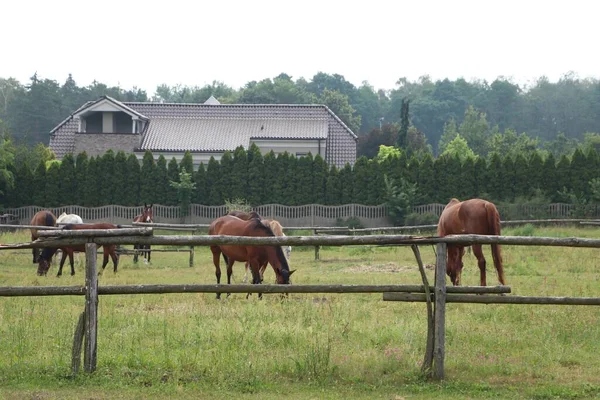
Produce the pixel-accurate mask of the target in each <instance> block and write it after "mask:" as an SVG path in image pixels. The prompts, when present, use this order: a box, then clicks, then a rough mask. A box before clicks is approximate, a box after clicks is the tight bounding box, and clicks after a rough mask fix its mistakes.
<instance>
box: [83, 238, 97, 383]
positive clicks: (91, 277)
mask: <svg viewBox="0 0 600 400" xmlns="http://www.w3.org/2000/svg"><path fill="white" fill-rule="evenodd" d="M97 253H98V251H97V247H96V243H86V244H85V347H84V353H83V365H84V369H85V372H94V371H95V370H96V355H97V349H98V348H97V347H98V346H97V345H98V272H97V266H96V256H97Z"/></svg>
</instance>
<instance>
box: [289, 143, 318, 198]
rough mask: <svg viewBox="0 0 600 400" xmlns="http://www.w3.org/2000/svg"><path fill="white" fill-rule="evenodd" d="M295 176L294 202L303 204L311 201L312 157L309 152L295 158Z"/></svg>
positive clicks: (312, 194) (312, 195) (312, 196)
mask: <svg viewBox="0 0 600 400" xmlns="http://www.w3.org/2000/svg"><path fill="white" fill-rule="evenodd" d="M292 157H293V156H292ZM295 177H296V179H295V182H294V183H295V190H294V192H295V194H294V200H295V204H297V205H304V204H311V203H313V202H314V193H313V158H312V154H311V153H308V155H306V156H304V157H300V158H299V159H297V162H296V174H295Z"/></svg>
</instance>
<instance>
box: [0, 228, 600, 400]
mask: <svg viewBox="0 0 600 400" xmlns="http://www.w3.org/2000/svg"><path fill="white" fill-rule="evenodd" d="M503 234H506V235H536V236H553V237H557V236H560V237H600V232H599V231H598V229H596V228H586V229H566V228H561V229H558V228H540V229H534V228H532V227H531V226H529V227H522V228H517V229H506V230H504V231H503ZM28 240H29V237H28V235H27V232H21V233H14V234H2V235H0V243H14V242H26V241H28ZM484 251H485V255H486V258H487V259H488V265H491V264H492V263H491V255H489V247H487V246H486V247H485V248H484ZM421 253H422V255H423V258H424V262H425V263H426V264H428V265H429V269H428V274H429V279H430V280H431V281H433V270H432V264H433V263H434V259H435V257H434V254H433V249H432V247H431V246H423V247H422V248H421ZM503 255H504V260H505V265H506V266H505V270H506V278H507V281H508V282H507V283H508V284H509V285H510V286H512V290H513V294H517V295H539V296H543V295H549V296H595V297H598V296H600V265H599V264H600V257H598V250H591V249H581V248H580V249H576V248H558V247H521V246H504V247H503ZM83 259H84V257H83V255H81V260H82V261H81V264H79V265H77V266H76V271H77V274H76V275H75V276H74V277H71V276H69V275H68V271H69V268H68V267H67V266H66V267H65V271H63V273H65V272H66V275H65V274H63V276H62V277H61V278H56V277H55V275H56V271H57V266H56V265H54V266H52V268H51V269H50V272H49V275H48V276H47V277H38V276H37V275H36V273H35V272H36V266H35V265H33V264H31V251H30V250H22V251H12V250H11V251H2V252H0V285H1V286H36V285H57V286H59V285H80V284H82V283H83V282H84V271H83ZM291 264H292V268H293V269H294V268H296V269H297V271H296V273H295V274H294V275H293V283H294V284H321V283H323V284H324V283H331V284H404V283H407V284H408V283H410V284H418V283H420V276H419V272H418V269H417V266H416V262H415V259H414V256H413V254H412V251H411V250H410V248H408V247H343V248H342V247H326V248H324V249H322V250H321V260H320V261H315V260H314V252H313V249H312V248H299V247H295V248H294V249H293V251H292V259H291ZM488 271H489V273H488V284H496V282H497V280H496V278H495V271H494V270H493V266H492V269H491V270H490V269H489V268H488ZM243 274H244V269H243V265H242V264H236V265H235V266H234V282H237V283H240V282H241V281H242V278H243ZM99 281H100V285H102V284H153V283H154V284H156V283H165V284H176V283H178V284H182V283H215V282H216V281H215V276H214V267H213V266H212V259H211V256H210V251H209V250H208V248H204V247H199V248H196V254H195V266H194V267H193V268H190V267H188V258H187V254H185V253H153V255H152V264H151V265H149V266H148V265H145V264H143V263H139V264H137V265H134V264H133V263H132V257H131V256H125V255H124V256H122V257H121V264H120V268H119V272H118V274H117V275H114V274H113V273H112V264H110V263H109V266H108V267H107V269H106V272H105V274H104V275H103V276H101V277H100V280H99ZM265 281H267V282H272V281H274V274H273V271H272V270H271V269H268V270H267V272H265ZM478 282H479V270H478V268H477V266H476V260H475V258H474V257H473V256H472V255H470V254H467V255H466V256H465V270H464V272H463V284H465V285H476V284H478ZM83 308H84V299H83V297H81V296H78V297H76V296H67V297H37V298H36V297H23V298H0V399H38V400H42V399H43V400H46V399H154V398H180V399H188V398H189V399H192V398H194V399H196V398H214V399H225V398H232V397H233V398H241V399H245V398H262V399H280V398H281V397H282V396H285V397H286V398H290V399H354V398H365V399H367V398H369V399H372V398H374V399H397V400H399V399H431V398H434V399H436V398H439V399H442V398H443V399H469V398H470V399H475V398H494V399H498V398H500V399H589V398H600V307H594V306H526V305H477V304H473V305H469V304H449V305H448V306H447V316H446V318H447V320H446V329H447V337H446V375H447V379H446V380H445V381H444V382H443V383H433V382H428V381H427V380H426V379H424V378H423V377H422V376H421V374H420V372H419V368H420V364H421V362H422V359H423V355H424V346H425V335H426V320H425V304H424V303H395V302H383V301H382V299H381V294H348V295H338V294H333V295H332V294H325V295H323V294H307V295H300V294H295V295H290V296H289V298H288V299H286V300H281V299H280V297H278V296H276V295H265V296H264V298H263V300H261V301H259V300H258V299H257V297H256V295H253V296H251V297H250V299H248V300H247V299H246V295H245V294H233V295H231V296H230V297H229V298H224V299H223V300H221V301H218V300H216V299H215V295H214V294H167V295H139V296H103V297H101V298H100V302H99V328H98V335H99V341H98V369H97V371H96V372H95V373H93V374H91V375H87V374H85V373H81V374H80V375H79V376H77V377H75V378H73V377H70V376H69V374H70V363H71V346H72V335H73V331H74V327H75V324H76V322H77V318H78V316H79V314H80V313H81V312H82V311H83Z"/></svg>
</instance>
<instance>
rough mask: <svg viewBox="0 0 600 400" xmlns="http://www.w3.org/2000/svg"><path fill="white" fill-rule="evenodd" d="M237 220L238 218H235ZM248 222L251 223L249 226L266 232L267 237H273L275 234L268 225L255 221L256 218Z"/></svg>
mask: <svg viewBox="0 0 600 400" xmlns="http://www.w3.org/2000/svg"><path fill="white" fill-rule="evenodd" d="M237 218H239V217H237ZM249 221H250V222H251V224H252V225H251V226H252V227H253V228H256V229H260V230H262V231H264V232H266V233H267V235H269V236H275V233H274V232H273V230H272V229H271V227H270V226H268V225H265V224H263V223H262V221H261V220H259V219H256V218H252V219H250V220H249Z"/></svg>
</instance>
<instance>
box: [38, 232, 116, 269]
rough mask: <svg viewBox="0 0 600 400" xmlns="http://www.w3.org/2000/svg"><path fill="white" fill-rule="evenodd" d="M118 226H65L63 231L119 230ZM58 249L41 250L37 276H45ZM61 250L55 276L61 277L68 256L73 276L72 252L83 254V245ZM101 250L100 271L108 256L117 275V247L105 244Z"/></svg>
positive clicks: (104, 265)
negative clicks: (102, 258) (102, 257)
mask: <svg viewBox="0 0 600 400" xmlns="http://www.w3.org/2000/svg"><path fill="white" fill-rule="evenodd" d="M120 227H121V226H120V225H113V224H109V223H102V222H101V223H97V224H68V225H65V226H64V228H63V229H67V230H79V229H117V228H120ZM98 247H100V245H98ZM57 250H58V249H57V248H50V247H46V248H44V250H42V254H41V256H40V259H39V265H38V275H46V274H47V273H48V270H49V269H50V260H51V259H52V256H53V255H54V254H55V253H56V251H57ZM61 250H62V253H63V254H62V257H61V260H60V267H59V268H58V274H57V275H56V276H57V277H58V276H61V275H62V269H63V265H64V264H65V260H66V258H67V255H68V256H69V262H70V263H71V275H75V266H74V265H73V253H74V252H85V245H83V244H82V245H78V246H72V247H61ZM102 250H103V252H104V254H103V255H104V260H103V262H102V271H104V268H105V267H106V264H108V257H109V256H110V258H111V259H112V262H113V265H114V269H113V270H114V272H115V274H116V273H117V266H118V265H119V256H118V255H117V246H116V245H114V244H106V245H102Z"/></svg>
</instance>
